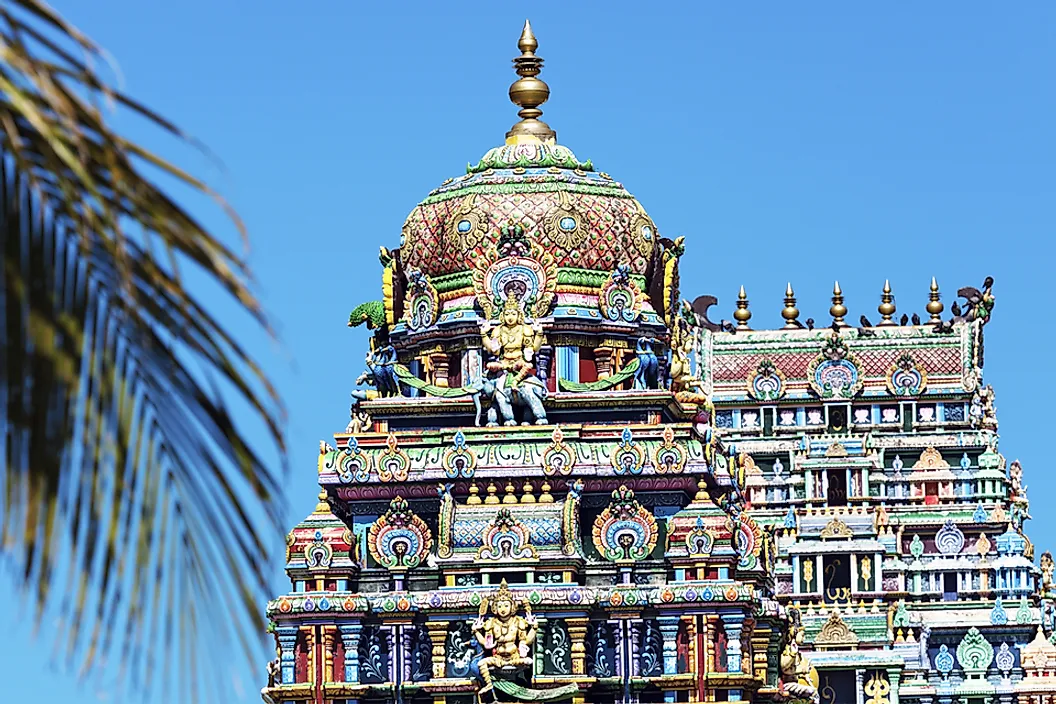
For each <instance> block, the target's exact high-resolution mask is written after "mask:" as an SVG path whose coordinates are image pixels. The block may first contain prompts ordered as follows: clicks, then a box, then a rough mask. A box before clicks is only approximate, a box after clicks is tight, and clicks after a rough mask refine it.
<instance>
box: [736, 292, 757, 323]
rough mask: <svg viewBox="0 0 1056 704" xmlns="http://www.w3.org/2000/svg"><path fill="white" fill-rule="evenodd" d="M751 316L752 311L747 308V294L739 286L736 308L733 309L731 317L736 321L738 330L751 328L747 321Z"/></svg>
mask: <svg viewBox="0 0 1056 704" xmlns="http://www.w3.org/2000/svg"><path fill="white" fill-rule="evenodd" d="M751 318H752V311H750V310H748V294H746V293H745V292H744V286H741V292H740V293H738V294H737V310H735V311H733V319H734V320H736V321H737V329H738V330H751V328H750V327H748V321H749V320H751Z"/></svg>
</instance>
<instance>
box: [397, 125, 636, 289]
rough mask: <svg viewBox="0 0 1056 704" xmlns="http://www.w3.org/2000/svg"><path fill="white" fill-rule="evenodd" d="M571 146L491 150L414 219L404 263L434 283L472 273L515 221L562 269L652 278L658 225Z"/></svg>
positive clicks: (407, 228) (406, 232)
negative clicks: (620, 270) (624, 270)
mask: <svg viewBox="0 0 1056 704" xmlns="http://www.w3.org/2000/svg"><path fill="white" fill-rule="evenodd" d="M592 169H593V167H592V165H591V164H590V162H580V161H578V160H577V159H576V157H575V155H573V154H572V152H571V151H570V150H569V149H567V148H566V147H561V146H559V145H546V144H520V145H511V146H505V147H497V148H495V149H492V150H490V151H489V152H488V153H487V154H486V155H485V156H484V158H482V159H481V160H480V162H479V163H478V164H477V165H476V166H471V167H470V168H469V169H468V173H467V174H466V175H465V176H461V177H459V178H457V179H452V180H449V181H447V182H445V183H444V184H443V185H442V186H441V187H440V188H438V189H436V190H434V191H433V192H432V193H430V194H429V196H428V197H427V198H426V199H425V200H424V201H423V202H422V203H420V204H419V205H418V206H417V207H416V208H415V209H414V210H413V211H411V214H410V215H409V216H408V217H407V220H406V222H405V223H404V226H403V234H402V237H401V249H400V252H401V257H402V259H403V262H404V264H405V265H406V266H407V267H409V268H414V269H417V270H420V271H421V272H423V273H425V274H426V275H428V276H429V277H431V278H435V277H438V276H443V275H445V274H452V273H456V272H461V271H466V270H469V269H471V268H472V267H473V262H474V261H475V260H476V259H477V258H478V257H479V256H480V254H481V252H482V251H483V250H484V249H485V248H487V247H488V246H490V245H492V244H495V243H496V242H498V238H499V229H500V228H501V227H502V226H503V225H506V224H508V223H509V222H510V221H513V222H514V223H518V224H521V225H523V226H524V228H525V230H526V231H527V233H528V235H529V236H530V237H532V238H534V239H537V240H538V241H539V243H540V244H541V245H542V246H543V248H544V249H546V250H547V251H549V252H550V253H551V254H552V255H553V257H554V259H555V260H556V263H557V266H559V267H570V268H578V269H592V270H596V271H611V270H613V269H614V268H615V267H616V266H617V265H619V264H627V265H628V266H629V267H630V272H631V273H635V274H645V273H646V271H647V268H648V266H649V262H650V259H651V257H652V256H653V253H654V251H655V249H656V246H657V233H656V226H655V225H654V224H653V222H652V220H651V219H650V218H649V216H648V215H647V214H646V212H645V210H644V209H643V208H642V206H641V205H640V204H639V203H638V201H637V200H635V199H634V197H633V196H631V194H630V193H628V192H627V191H626V189H624V188H623V186H622V185H621V184H620V183H618V182H616V181H614V180H612V178H610V177H609V176H608V174H605V173H601V172H596V171H593V170H592Z"/></svg>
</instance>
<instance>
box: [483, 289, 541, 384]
mask: <svg viewBox="0 0 1056 704" xmlns="http://www.w3.org/2000/svg"><path fill="white" fill-rule="evenodd" d="M480 337H481V342H482V343H483V345H484V349H486V350H487V351H488V352H491V353H492V354H494V355H495V356H496V357H498V359H496V360H495V361H492V362H489V363H488V371H489V372H491V373H492V374H498V373H501V372H510V373H511V374H513V382H512V385H513V386H516V385H517V384H518V383H519V382H520V381H521V380H522V379H524V378H525V377H526V376H528V375H529V374H531V373H532V371H533V365H534V360H535V354H536V353H537V352H538V351H539V348H540V347H541V346H542V344H543V329H542V327H540V326H539V325H527V324H525V321H524V311H523V310H521V306H520V302H519V301H518V300H517V297H516V296H514V295H512V294H511V295H510V296H508V297H507V298H506V303H505V304H504V305H503V307H502V312H501V313H500V314H499V324H498V325H497V326H493V325H492V323H491V321H485V322H484V323H482V324H481V327H480Z"/></svg>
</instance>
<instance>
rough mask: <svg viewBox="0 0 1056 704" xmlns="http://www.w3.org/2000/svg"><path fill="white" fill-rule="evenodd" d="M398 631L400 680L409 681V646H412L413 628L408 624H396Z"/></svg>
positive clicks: (410, 651)
mask: <svg viewBox="0 0 1056 704" xmlns="http://www.w3.org/2000/svg"><path fill="white" fill-rule="evenodd" d="M397 628H398V629H399V631H400V645H401V649H400V654H401V657H400V682H410V681H411V657H412V655H411V653H412V652H413V651H412V650H411V648H413V647H414V643H413V642H411V641H412V638H413V636H414V629H413V628H411V627H410V626H409V625H401V626H397Z"/></svg>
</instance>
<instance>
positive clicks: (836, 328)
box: [829, 320, 840, 335]
mask: <svg viewBox="0 0 1056 704" xmlns="http://www.w3.org/2000/svg"><path fill="white" fill-rule="evenodd" d="M829 327H831V328H832V331H833V332H834V333H836V334H837V335H839V334H840V324H839V323H837V322H836V321H835V320H833V321H832V325H830V326H829Z"/></svg>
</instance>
